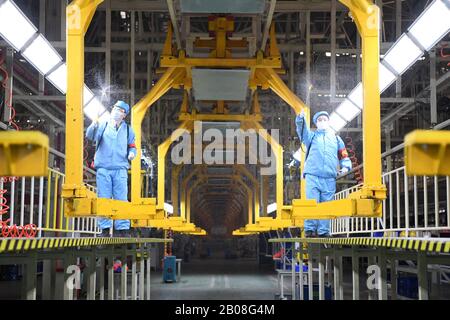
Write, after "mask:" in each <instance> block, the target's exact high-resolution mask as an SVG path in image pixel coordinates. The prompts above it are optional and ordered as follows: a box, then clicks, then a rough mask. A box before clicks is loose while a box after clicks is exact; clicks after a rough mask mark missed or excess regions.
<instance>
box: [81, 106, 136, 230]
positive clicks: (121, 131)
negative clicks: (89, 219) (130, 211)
mask: <svg viewBox="0 0 450 320" xmlns="http://www.w3.org/2000/svg"><path fill="white" fill-rule="evenodd" d="M129 111H130V106H129V105H128V104H127V103H125V102H123V101H117V102H116V104H115V105H114V106H113V108H112V110H111V117H110V119H109V120H107V121H103V122H101V123H99V121H98V120H94V121H93V122H92V124H91V125H90V126H89V127H88V128H87V130H86V137H87V138H88V139H89V140H91V141H94V142H95V143H96V146H97V150H96V152H95V157H94V167H95V169H96V170H97V196H98V197H99V198H108V199H115V200H121V201H128V169H129V168H130V162H129V161H132V160H133V159H134V158H135V157H136V154H137V153H136V145H135V135H134V132H133V130H132V129H131V128H130V126H129V125H128V124H127V123H126V122H125V121H124V119H125V117H126V116H127V114H128V113H129ZM98 226H99V228H100V229H101V230H102V236H104V237H107V236H109V235H110V234H111V231H112V230H111V228H112V226H113V223H112V221H111V220H110V219H103V218H100V219H98ZM129 230H130V221H129V220H115V221H114V235H115V236H118V237H129V236H130V232H129Z"/></svg>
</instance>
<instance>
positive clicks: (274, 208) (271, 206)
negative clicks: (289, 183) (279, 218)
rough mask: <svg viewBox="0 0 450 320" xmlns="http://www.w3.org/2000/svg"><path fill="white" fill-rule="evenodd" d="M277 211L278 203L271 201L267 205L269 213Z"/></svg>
mask: <svg viewBox="0 0 450 320" xmlns="http://www.w3.org/2000/svg"><path fill="white" fill-rule="evenodd" d="M275 211H277V203H276V202H274V203H271V204H269V205H268V206H267V213H272V212H275Z"/></svg>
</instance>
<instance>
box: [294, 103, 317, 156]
mask: <svg viewBox="0 0 450 320" xmlns="http://www.w3.org/2000/svg"><path fill="white" fill-rule="evenodd" d="M295 125H296V127H297V135H298V137H299V139H300V142H301V143H303V144H304V145H305V146H306V147H307V148H309V145H310V143H311V138H312V135H313V133H312V132H311V130H310V129H309V124H308V123H306V119H305V113H304V112H303V111H302V112H300V114H298V115H297V117H296V118H295Z"/></svg>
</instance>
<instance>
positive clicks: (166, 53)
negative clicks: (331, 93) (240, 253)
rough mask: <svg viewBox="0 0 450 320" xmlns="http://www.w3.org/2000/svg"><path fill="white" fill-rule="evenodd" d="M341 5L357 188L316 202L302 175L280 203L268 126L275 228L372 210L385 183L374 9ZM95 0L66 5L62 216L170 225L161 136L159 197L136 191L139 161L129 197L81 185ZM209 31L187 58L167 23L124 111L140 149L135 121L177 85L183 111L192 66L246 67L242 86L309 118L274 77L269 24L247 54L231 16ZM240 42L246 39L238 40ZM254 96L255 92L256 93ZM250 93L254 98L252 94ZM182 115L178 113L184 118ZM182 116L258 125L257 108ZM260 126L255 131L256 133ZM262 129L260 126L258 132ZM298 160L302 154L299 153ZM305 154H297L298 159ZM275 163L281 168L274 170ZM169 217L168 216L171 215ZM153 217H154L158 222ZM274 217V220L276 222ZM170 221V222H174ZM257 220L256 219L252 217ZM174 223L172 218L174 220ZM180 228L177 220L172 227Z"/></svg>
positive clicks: (276, 57)
mask: <svg viewBox="0 0 450 320" xmlns="http://www.w3.org/2000/svg"><path fill="white" fill-rule="evenodd" d="M340 1H341V2H342V3H343V4H344V5H346V6H347V7H348V8H349V10H350V13H351V15H352V17H353V19H354V20H355V22H356V25H357V28H358V31H359V33H360V35H361V37H362V57H363V58H362V65H363V70H362V71H363V72H362V75H363V77H362V78H363V101H364V113H363V149H364V162H365V163H364V176H365V183H364V185H363V186H362V188H361V189H360V190H359V191H357V192H355V193H354V194H352V195H351V196H350V197H349V199H344V200H338V201H332V202H328V203H320V204H317V203H316V202H315V201H314V200H307V199H306V197H305V182H304V180H302V183H301V199H298V200H294V201H293V203H292V206H285V205H284V203H283V192H282V190H283V177H282V175H283V171H282V165H283V162H282V156H283V154H282V147H281V146H279V144H278V143H277V142H276V141H274V139H272V137H271V136H270V135H268V134H267V132H266V133H265V134H264V133H263V138H264V139H266V140H267V141H268V142H269V143H270V144H271V146H272V149H273V150H274V152H275V156H276V160H277V177H276V203H277V217H276V219H272V220H270V221H268V223H267V225H268V226H270V225H271V226H276V225H277V224H278V225H279V226H280V227H282V225H283V224H284V223H280V220H288V219H284V218H285V217H286V218H290V219H291V225H293V226H297V225H299V224H301V223H302V221H303V220H304V219H305V218H316V219H317V218H322V219H324V218H325V219H328V218H335V217H342V216H365V217H379V216H380V215H381V203H382V200H383V199H385V197H386V188H385V186H384V185H382V183H381V142H380V140H381V139H380V137H381V133H380V93H379V85H378V64H379V8H378V7H377V6H376V5H374V4H373V3H372V1H369V0H340ZM101 2H102V0H92V1H89V0H74V1H73V2H72V3H71V4H70V5H69V6H68V7H67V22H68V23H67V26H68V29H67V73H68V81H67V88H68V89H67V97H66V98H67V99H66V101H67V102H66V145H67V146H69V145H70V146H71V147H70V148H67V150H66V183H65V184H64V186H63V197H64V199H65V201H64V204H65V213H66V214H67V215H68V216H106V217H110V218H113V219H124V218H125V219H132V220H133V221H148V222H149V225H151V226H155V225H160V226H162V227H167V226H168V225H170V222H169V219H167V218H166V214H165V212H164V209H163V207H164V182H165V179H164V175H165V172H164V170H165V161H164V159H165V155H166V153H167V150H168V149H169V147H170V144H171V142H172V141H173V137H172V139H171V140H166V141H165V142H164V143H163V144H162V145H160V146H159V147H158V197H157V198H142V196H141V179H140V162H139V161H137V160H134V161H132V168H131V177H132V178H131V203H128V202H122V201H117V200H111V199H99V198H97V197H96V195H95V194H93V193H92V192H90V191H88V190H87V189H86V187H85V185H84V184H83V176H82V152H83V151H82V150H83V119H84V118H83V110H82V106H83V103H82V101H83V83H84V34H85V33H86V30H87V28H88V26H89V24H90V22H91V19H92V16H93V14H94V12H95V10H96V8H97V6H98V5H99V4H100V3H101ZM209 27H210V30H213V31H214V32H215V33H216V34H215V35H216V38H215V39H214V40H212V41H203V42H202V41H201V40H198V41H197V44H198V45H199V46H200V45H201V46H206V47H212V48H213V50H212V51H211V54H210V57H208V58H195V57H187V56H186V54H185V51H184V50H182V49H181V48H174V47H173V45H172V28H171V25H169V30H168V35H167V39H166V42H165V45H164V49H163V54H162V57H161V63H160V64H161V67H162V68H163V70H164V73H163V75H162V77H161V78H160V80H159V81H158V82H157V83H156V84H155V86H153V88H152V89H151V90H150V92H149V93H148V94H147V95H145V96H144V97H143V98H142V99H141V100H140V101H139V102H138V103H137V104H136V105H135V106H134V107H133V108H132V111H131V114H132V118H131V123H132V127H133V129H134V131H135V133H136V147H137V150H138V154H137V156H136V159H140V156H141V124H142V121H143V119H144V116H145V114H146V112H147V111H148V109H149V108H150V107H151V106H152V104H154V102H156V101H157V100H158V99H159V98H161V97H162V96H163V95H164V94H165V93H166V92H167V91H168V90H170V89H172V88H175V89H180V88H183V89H184V90H185V91H186V93H185V101H184V102H183V107H182V111H184V110H187V105H186V104H187V98H186V97H187V95H188V92H189V91H190V89H191V88H192V77H191V70H192V68H196V67H210V68H228V69H233V68H246V69H249V70H250V75H251V76H250V79H249V88H250V89H251V90H252V91H253V92H256V90H257V88H262V89H263V90H266V89H269V88H270V89H271V90H272V91H274V92H275V93H276V94H277V95H278V96H280V97H281V98H282V99H283V100H284V101H285V102H286V103H287V104H289V105H290V106H291V107H292V108H293V110H294V111H295V112H296V113H299V112H300V111H301V110H304V111H305V112H306V115H307V117H308V119H309V108H308V107H307V106H306V105H305V104H304V103H303V102H302V101H301V100H300V99H299V98H298V97H297V96H296V95H295V94H294V93H293V92H292V91H290V90H289V88H288V87H287V86H286V84H285V83H284V82H283V81H282V80H281V78H280V77H279V76H278V73H280V72H282V70H281V68H282V66H281V57H280V53H279V50H278V47H277V43H276V38H275V28H274V26H273V25H272V27H271V29H270V41H269V43H268V46H267V48H265V49H266V51H265V53H263V52H262V51H258V52H257V54H256V57H254V58H232V57H231V51H230V50H228V47H229V46H234V47H237V46H242V45H245V43H243V42H242V41H241V42H239V41H238V42H236V41H235V42H233V41H232V40H230V39H227V38H226V33H227V31H229V30H234V24H233V21H231V20H228V19H227V18H224V17H217V18H216V19H215V20H212V21H210V23H209ZM244 42H245V41H244ZM255 97H256V96H255ZM256 99H257V98H256ZM223 109H224V103H223V101H219V102H218V103H217V110H218V111H222V110H223ZM183 117H184V119H183ZM180 118H182V120H183V122H182V124H181V126H180V129H181V130H179V135H181V134H182V133H184V132H186V131H191V130H192V127H191V125H192V121H194V120H215V121H227V120H230V121H241V124H243V127H245V128H257V129H262V126H261V125H260V124H259V121H260V115H259V114H257V113H255V114H252V115H250V114H245V115H228V114H208V115H198V114H197V115H196V114H194V113H191V114H187V113H184V114H182V115H181V116H180ZM260 131H261V130H258V133H260ZM263 132H264V131H263ZM302 157H303V159H304V154H303V155H302ZM303 163H304V161H302V165H303ZM280 168H281V169H280ZM173 218H175V217H173ZM158 220H159V221H160V223H159V224H158V222H157V221H158ZM277 221H278V222H277ZM174 222H175V221H174ZM259 223H261V219H260V221H259ZM177 226H178V225H175V224H174V225H173V227H177ZM179 227H181V226H179Z"/></svg>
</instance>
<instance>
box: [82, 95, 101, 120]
mask: <svg viewBox="0 0 450 320" xmlns="http://www.w3.org/2000/svg"><path fill="white" fill-rule="evenodd" d="M104 111H105V107H103V104H101V102H100V101H98V99H97V98H94V99H92V100H91V102H89V103H88V104H87V106H86V107H85V108H84V113H85V114H86V116H87V117H88V118H89V119H91V120H94V119H96V118H98V117H99V116H100V115H101V114H102V113H103V112H104Z"/></svg>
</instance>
